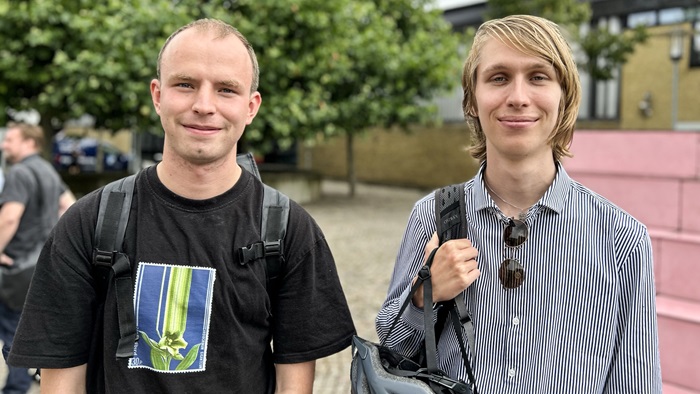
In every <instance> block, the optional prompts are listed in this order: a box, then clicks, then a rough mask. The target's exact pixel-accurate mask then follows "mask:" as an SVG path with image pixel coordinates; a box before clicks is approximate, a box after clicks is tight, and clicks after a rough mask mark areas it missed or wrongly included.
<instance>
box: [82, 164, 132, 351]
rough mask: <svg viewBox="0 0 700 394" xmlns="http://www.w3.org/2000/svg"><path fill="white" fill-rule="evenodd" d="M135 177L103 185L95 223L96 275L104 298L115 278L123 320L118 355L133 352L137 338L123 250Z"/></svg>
mask: <svg viewBox="0 0 700 394" xmlns="http://www.w3.org/2000/svg"><path fill="white" fill-rule="evenodd" d="M135 179H136V175H135V174H134V175H129V176H128V177H126V178H123V179H120V180H117V181H114V182H111V183H109V184H108V185H106V186H105V187H104V189H102V194H101V196H100V208H99V211H98V215H97V225H96V227H95V249H94V250H93V255H92V264H93V276H94V278H95V281H96V283H97V292H98V297H99V299H100V300H101V302H104V300H105V298H106V292H107V287H108V284H109V280H110V278H114V285H115V291H116V293H117V297H116V298H117V316H118V320H119V343H118V345H117V353H116V357H117V358H125V357H131V356H133V353H134V342H135V341H136V324H135V322H134V308H133V304H132V300H133V298H134V294H133V291H134V290H133V284H132V280H131V262H130V261H129V257H128V256H127V255H126V254H125V253H123V252H122V244H123V242H124V233H125V231H126V225H127V223H128V221H129V212H131V200H132V197H133V191H134V182H135ZM110 273H111V275H110Z"/></svg>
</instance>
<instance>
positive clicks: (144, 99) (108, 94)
mask: <svg viewBox="0 0 700 394" xmlns="http://www.w3.org/2000/svg"><path fill="white" fill-rule="evenodd" d="M163 15H167V16H168V18H161V17H162V16H163ZM0 19H1V20H2V23H1V24H0V41H2V42H3V43H4V44H3V46H2V47H0V73H1V74H2V78H1V79H0V108H3V109H6V108H12V109H15V110H26V109H35V110H37V111H38V112H39V113H40V114H41V118H42V124H43V125H44V126H45V128H49V129H53V130H56V129H59V128H60V127H61V126H62V124H63V123H64V122H65V121H66V120H68V119H74V118H77V117H79V116H81V115H83V114H90V115H92V116H93V117H95V119H96V126H97V127H100V128H108V129H113V130H117V129H121V128H133V129H149V128H152V127H153V126H154V124H155V116H154V114H153V109H152V106H151V105H150V102H149V88H148V86H149V82H150V79H151V78H152V77H153V76H154V75H155V59H156V57H157V54H158V48H159V47H160V45H161V44H162V41H163V38H164V37H167V34H169V32H170V30H172V29H173V28H175V27H176V26H178V25H180V24H182V23H183V22H185V21H186V20H187V19H189V18H188V17H187V16H186V15H184V14H183V13H178V11H177V10H176V9H174V8H173V7H172V5H171V2H169V1H152V2H148V3H146V2H141V1H138V0H130V1H114V0H110V1H104V2H97V3H95V2H92V1H86V0H80V1H79V0H72V1H52V0H30V1H26V0H25V1H12V2H7V1H0ZM0 116H3V117H7V113H6V111H2V113H0ZM3 120H6V119H3Z"/></svg>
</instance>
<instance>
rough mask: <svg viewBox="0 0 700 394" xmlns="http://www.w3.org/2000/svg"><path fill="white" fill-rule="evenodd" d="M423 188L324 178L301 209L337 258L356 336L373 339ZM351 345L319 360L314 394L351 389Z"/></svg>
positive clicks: (334, 393) (328, 393) (333, 393)
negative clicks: (352, 191) (351, 190)
mask: <svg viewBox="0 0 700 394" xmlns="http://www.w3.org/2000/svg"><path fill="white" fill-rule="evenodd" d="M426 193H427V192H426V191H417V190H412V189H402V188H394V187H384V186H370V185H362V184H361V185H358V188H357V190H356V195H355V198H352V199H351V198H349V197H348V196H347V195H348V192H347V184H346V183H341V182H324V183H323V195H324V197H323V198H322V199H321V200H319V201H315V202H313V203H309V204H305V206H304V208H306V210H307V211H308V212H309V213H310V214H311V215H312V216H313V217H314V218H315V219H316V221H317V222H318V224H319V226H320V227H321V229H323V232H324V233H325V235H326V238H327V240H328V243H329V245H330V247H331V250H332V251H333V255H334V256H335V261H336V265H337V266H338V275H339V276H340V281H341V283H342V285H343V290H344V291H345V294H346V297H347V299H348V304H349V306H350V312H351V313H352V316H353V321H354V322H355V327H356V329H357V333H358V335H360V336H362V337H363V338H366V339H369V340H376V339H377V335H376V332H375V330H374V318H375V317H376V315H377V311H378V310H379V307H380V306H381V304H382V302H383V301H384V297H385V296H386V291H387V287H388V285H389V279H390V277H391V273H392V270H393V267H394V259H395V258H396V252H397V251H398V248H399V244H400V243H401V237H402V235H403V231H404V229H405V226H406V222H407V220H408V215H409V213H410V211H411V208H412V207H413V204H414V203H415V202H416V201H417V200H418V199H419V198H421V197H422V196H423V195H425V194H426ZM350 360H351V354H350V349H349V348H348V349H346V350H344V351H342V352H340V353H338V354H335V355H333V356H330V357H327V358H324V359H321V360H318V361H317V363H316V381H315V384H314V393H316V394H337V393H350Z"/></svg>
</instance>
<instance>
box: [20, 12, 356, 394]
mask: <svg viewBox="0 0 700 394" xmlns="http://www.w3.org/2000/svg"><path fill="white" fill-rule="evenodd" d="M257 81H258V66H257V61H256V59H255V54H254V52H253V49H252V48H251V47H250V45H249V44H248V42H247V41H246V39H245V38H244V37H243V36H242V35H241V34H240V33H239V32H238V31H237V30H236V29H234V28H232V27H231V26H229V25H227V24H225V23H223V22H220V21H216V20H199V21H196V22H193V23H192V24H190V25H187V26H185V27H183V28H181V29H180V30H178V31H176V32H175V33H174V34H173V35H172V36H171V37H170V38H169V39H168V40H167V41H166V43H165V45H164V46H163V48H162V50H161V53H160V55H159V58H158V77H157V78H156V79H154V80H153V81H152V82H151V95H152V98H153V103H154V105H155V108H156V112H157V113H158V114H159V115H160V118H161V123H162V125H163V129H164V131H165V143H164V148H163V160H162V162H160V163H159V164H158V165H156V166H153V167H149V168H147V169H145V170H143V171H141V173H139V174H138V176H137V178H136V184H135V192H134V197H133V203H132V208H131V213H130V218H129V226H128V228H127V232H126V236H125V240H124V245H123V250H124V251H125V253H126V254H127V255H128V256H129V258H130V261H131V262H132V275H133V276H132V277H133V278H134V282H135V283H134V316H135V320H136V325H137V330H138V340H137V342H136V343H135V344H134V350H133V355H130V357H128V358H123V359H122V358H115V352H116V347H117V343H118V340H119V328H118V327H119V325H118V321H117V320H118V311H117V302H116V298H115V292H114V289H113V288H111V286H110V288H109V289H108V291H107V298H106V302H105V306H104V317H102V316H99V315H98V314H96V310H95V305H96V303H97V302H98V301H97V296H96V294H95V283H94V280H93V277H92V274H91V265H90V262H91V259H92V255H91V254H92V250H93V247H94V245H93V239H94V228H95V222H96V218H97V210H98V205H99V191H96V192H93V193H92V194H89V195H87V196H86V197H84V198H83V199H81V200H80V201H79V202H78V203H77V204H76V205H75V207H74V208H73V209H71V210H69V212H67V213H66V215H65V217H64V218H63V219H62V220H61V221H60V222H59V224H58V225H57V227H56V229H55V231H54V232H53V233H52V235H51V238H50V239H49V241H48V243H47V246H46V248H45V250H44V253H43V254H42V256H41V258H40V260H39V264H38V266H37V270H36V274H35V277H34V281H33V285H32V290H31V292H30V294H29V297H28V300H27V304H26V307H25V314H24V315H23V317H22V321H21V322H20V328H19V331H18V335H17V338H16V340H15V346H14V347H13V349H12V353H11V355H10V363H12V364H15V365H26V366H34V367H41V368H42V389H45V390H44V391H46V392H49V393H53V392H56V393H64V392H70V393H79V392H90V393H92V392H95V393H102V392H110V393H121V392H124V393H134V392H183V393H186V392H216V393H218V392H236V393H238V392H245V393H272V392H275V391H276V392H290V393H310V392H311V390H312V387H313V380H314V367H315V360H316V359H318V358H321V357H326V356H328V355H331V354H333V353H336V352H338V351H340V350H342V349H344V348H346V347H347V346H348V345H349V344H350V340H351V337H352V335H353V334H354V332H355V329H354V326H353V324H352V320H351V317H350V313H349V310H348V307H347V302H346V299H345V296H344V294H343V292H342V288H341V286H340V282H339V279H338V275H337V271H336V267H335V263H334V261H333V256H332V255H331V252H330V250H329V247H328V245H327V243H326V241H325V238H324V236H323V233H322V232H321V230H320V229H319V228H318V226H317V225H316V223H315V222H314V221H313V219H312V218H311V217H310V216H309V215H308V214H307V213H306V212H305V211H304V210H303V209H302V208H301V207H300V206H299V205H297V204H295V203H293V202H292V203H291V207H290V216H289V225H288V228H287V235H286V237H285V245H284V250H285V262H284V263H283V265H282V273H281V278H282V279H281V280H280V282H279V283H278V284H277V289H276V291H275V296H274V300H270V298H269V297H268V292H267V289H266V275H265V265H264V261H258V262H257V263H258V264H246V265H242V264H239V261H238V256H237V253H236V251H237V250H238V249H239V248H241V247H243V246H247V245H250V244H252V243H254V242H257V241H259V240H260V228H259V226H260V215H261V212H262V209H261V205H262V195H263V186H262V184H261V183H260V181H259V180H258V179H257V178H255V177H254V176H252V175H251V174H250V173H248V172H246V171H244V170H242V169H241V168H240V167H239V166H238V165H237V164H236V145H237V142H238V140H239V139H240V137H241V135H242V133H243V130H244V128H245V126H246V125H248V124H250V122H251V121H252V120H253V118H254V117H255V115H256V114H257V111H258V108H259V107H260V103H261V97H260V93H258V92H257ZM57 295H60V297H57ZM101 324H104V330H103V333H100V330H99V326H100V325H101ZM95 327H98V329H96V328H95ZM271 341H272V342H273V345H271ZM86 382H89V384H88V383H86Z"/></svg>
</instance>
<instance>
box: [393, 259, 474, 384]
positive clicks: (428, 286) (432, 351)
mask: <svg viewBox="0 0 700 394" xmlns="http://www.w3.org/2000/svg"><path fill="white" fill-rule="evenodd" d="M437 250H438V248H435V249H433V251H432V252H430V255H429V256H428V258H427V260H426V262H425V265H424V266H423V267H421V269H420V270H419V271H418V275H417V279H416V282H415V283H414V284H413V286H411V291H410V292H409V294H408V296H407V297H406V299H405V300H404V302H403V304H401V307H400V308H399V312H398V313H397V314H396V317H395V318H394V320H393V321H392V323H391V326H390V327H389V332H388V333H387V335H386V336H385V337H384V340H382V341H381V343H380V346H385V343H386V340H387V339H388V338H389V337H390V336H391V333H392V332H393V331H394V328H396V325H397V324H398V322H399V320H400V319H401V316H402V315H403V313H404V311H405V310H406V308H407V307H408V305H409V304H410V303H411V300H412V299H413V296H414V295H415V293H416V291H417V290H418V288H419V287H420V286H421V285H423V319H424V320H423V325H424V329H425V337H424V338H423V348H424V349H425V368H420V369H419V370H418V371H403V372H402V371H401V370H399V369H392V370H391V372H392V373H394V374H397V375H399V376H407V377H408V376H411V377H419V376H420V377H425V378H427V379H428V381H427V383H428V385H429V386H430V387H431V388H432V389H433V390H434V391H435V392H436V393H441V392H443V391H442V390H444V389H445V388H446V387H449V388H451V389H452V391H453V392H460V393H465V394H471V393H472V391H471V390H470V389H469V387H467V385H466V384H463V383H461V382H456V381H454V380H452V379H449V378H447V377H445V376H444V373H443V372H442V371H441V370H440V369H439V368H438V365H437V342H436V341H435V339H436V335H435V323H434V321H433V316H434V312H435V311H434V310H433V287H432V279H431V275H430V267H431V266H432V264H433V259H434V258H435V253H436V252H437ZM458 330H459V331H456V333H457V336H458V337H459V338H460V343H461V328H458ZM460 350H461V352H462V357H463V358H464V359H465V360H466V358H467V354H466V349H465V348H464V345H463V344H462V346H460ZM467 368H469V364H467ZM469 376H470V378H471V379H472V382H474V380H473V375H472V374H471V370H469ZM472 384H473V383H472ZM473 393H474V394H477V393H476V387H474V391H473Z"/></svg>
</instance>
